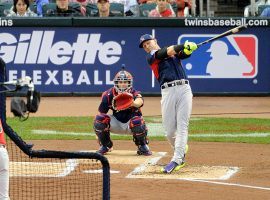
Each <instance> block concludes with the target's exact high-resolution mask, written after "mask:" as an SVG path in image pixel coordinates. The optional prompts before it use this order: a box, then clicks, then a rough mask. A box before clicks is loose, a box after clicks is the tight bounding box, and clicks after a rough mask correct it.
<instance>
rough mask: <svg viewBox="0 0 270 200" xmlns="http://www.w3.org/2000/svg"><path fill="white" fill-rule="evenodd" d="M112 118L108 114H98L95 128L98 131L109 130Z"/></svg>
mask: <svg viewBox="0 0 270 200" xmlns="http://www.w3.org/2000/svg"><path fill="white" fill-rule="evenodd" d="M110 121H111V118H110V116H109V115H107V114H103V113H101V114H99V115H96V117H95V120H94V129H95V131H96V132H104V131H109V129H110Z"/></svg>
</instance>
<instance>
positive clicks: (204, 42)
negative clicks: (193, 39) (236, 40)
mask: <svg viewBox="0 0 270 200" xmlns="http://www.w3.org/2000/svg"><path fill="white" fill-rule="evenodd" d="M246 28H247V25H241V26H237V27H235V28H232V29H230V30H228V31H226V32H224V33H221V34H219V35H217V36H215V37H212V38H210V39H208V40H205V41H203V42H201V43H199V44H197V46H198V47H200V46H202V45H203V44H207V43H209V42H212V41H214V40H217V39H219V38H222V37H225V36H228V35H231V34H235V33H238V32H240V31H242V30H244V29H246Z"/></svg>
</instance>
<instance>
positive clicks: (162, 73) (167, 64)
mask: <svg viewBox="0 0 270 200" xmlns="http://www.w3.org/2000/svg"><path fill="white" fill-rule="evenodd" d="M164 48H167V47H164ZM156 52H157V51H152V52H151V53H150V54H148V55H147V61H148V64H149V65H150V66H151V69H152V70H153V72H154V75H155V77H156V79H157V80H158V82H159V85H160V86H161V85H163V84H164V83H165V82H171V81H174V80H180V79H187V75H186V73H185V71H184V69H183V66H182V64H181V59H185V58H188V57H190V55H186V54H185V53H183V52H182V51H181V52H180V53H179V54H178V55H175V56H171V57H168V58H165V59H163V60H159V59H157V58H156V57H155V55H156Z"/></svg>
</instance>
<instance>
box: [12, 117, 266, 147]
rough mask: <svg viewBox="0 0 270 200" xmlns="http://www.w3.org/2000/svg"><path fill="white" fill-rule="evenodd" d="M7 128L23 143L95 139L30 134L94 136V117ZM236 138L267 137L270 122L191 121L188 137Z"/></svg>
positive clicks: (52, 119) (45, 120)
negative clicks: (47, 132) (68, 133)
mask: <svg viewBox="0 0 270 200" xmlns="http://www.w3.org/2000/svg"><path fill="white" fill-rule="evenodd" d="M145 120H146V122H147V123H150V122H151V123H159V124H160V123H161V119H160V117H145ZM7 121H8V124H9V125H10V126H11V127H12V128H13V129H14V130H15V131H16V132H17V133H18V134H19V135H20V136H21V137H22V138H23V139H25V140H37V139H39V140H45V139H48V140H49V139H58V140H61V139H65V140H66V139H70V140H85V139H95V136H94V135H91V136H89V135H61V134H58V135H57V134H56V135H50V134H46V135H39V134H36V133H33V132H32V130H49V131H57V132H59V133H61V132H74V133H82V134H83V133H93V132H94V131H93V117H30V118H29V119H28V120H26V121H24V122H20V121H19V120H18V119H17V118H8V120H7ZM226 133H232V134H239V133H270V119H255V118H248V119H243V118H241V119H238V118H199V119H198V118H196V119H191V121H190V126H189V134H190V135H195V134H226ZM112 139H113V140H132V136H123V135H113V136H112ZM150 139H151V140H166V138H165V137H164V136H151V138H150ZM189 141H202V142H240V143H262V144H270V136H267V137H214V136H213V137H212V136H211V137H190V138H189Z"/></svg>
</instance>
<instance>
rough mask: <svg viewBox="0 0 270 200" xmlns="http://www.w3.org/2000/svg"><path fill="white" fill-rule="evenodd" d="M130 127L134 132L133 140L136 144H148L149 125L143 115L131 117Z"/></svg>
mask: <svg viewBox="0 0 270 200" xmlns="http://www.w3.org/2000/svg"><path fill="white" fill-rule="evenodd" d="M129 127H130V129H131V132H132V134H133V141H134V142H135V144H136V145H144V144H148V140H147V137H146V136H147V127H146V125H145V122H144V120H143V118H142V117H140V116H135V117H133V118H131V120H130V123H129Z"/></svg>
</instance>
